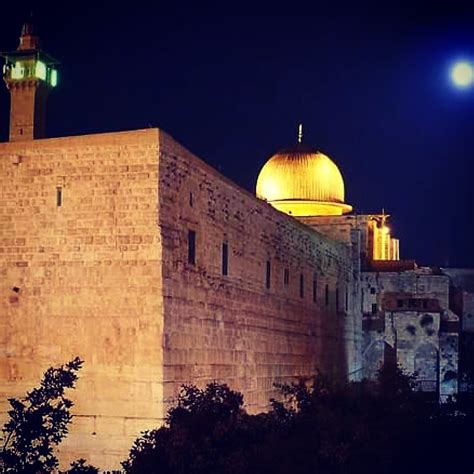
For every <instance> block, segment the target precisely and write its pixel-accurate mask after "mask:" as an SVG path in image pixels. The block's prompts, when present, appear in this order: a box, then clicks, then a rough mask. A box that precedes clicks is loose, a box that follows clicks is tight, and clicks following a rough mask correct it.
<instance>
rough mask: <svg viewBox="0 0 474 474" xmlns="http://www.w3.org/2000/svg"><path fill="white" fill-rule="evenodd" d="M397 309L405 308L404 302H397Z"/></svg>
mask: <svg viewBox="0 0 474 474" xmlns="http://www.w3.org/2000/svg"><path fill="white" fill-rule="evenodd" d="M397 308H403V300H397Z"/></svg>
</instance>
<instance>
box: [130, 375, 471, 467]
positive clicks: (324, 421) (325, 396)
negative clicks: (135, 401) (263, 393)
mask: <svg viewBox="0 0 474 474" xmlns="http://www.w3.org/2000/svg"><path fill="white" fill-rule="evenodd" d="M412 386H413V380H412V378H411V377H408V376H406V375H405V374H404V373H403V372H402V371H401V370H400V369H399V368H398V367H396V366H388V367H385V368H383V369H381V371H380V373H379V377H378V382H377V383H370V382H367V381H364V382H360V383H352V384H338V383H335V382H333V381H331V380H330V379H327V378H325V377H324V376H322V375H318V376H317V377H315V379H314V380H312V381H300V382H299V383H295V384H287V385H281V386H279V390H280V393H281V399H280V400H272V409H271V411H270V412H269V413H266V414H260V415H248V414H247V413H246V412H245V411H244V410H243V409H242V406H243V399H242V396H241V395H240V394H238V393H236V392H233V391H232V390H230V389H229V388H228V387H227V386H226V385H217V384H211V385H208V386H207V387H206V389H204V390H200V389H198V388H197V387H194V386H186V387H183V389H182V392H181V394H180V396H179V398H178V402H177V405H176V407H174V408H172V409H171V410H170V411H169V413H168V417H167V423H166V425H165V426H164V427H162V428H159V429H157V430H154V431H150V432H147V433H145V434H144V435H143V436H142V437H140V438H139V439H138V440H136V442H135V444H134V446H133V448H132V450H131V452H130V455H129V458H128V459H127V460H126V461H125V462H124V463H123V467H124V469H125V471H126V472H127V473H130V474H138V473H160V474H161V473H164V474H185V473H186V474H198V473H199V474H204V473H206V474H207V473H209V474H217V473H230V474H251V473H270V472H271V473H272V474H286V473H291V474H310V473H311V474H314V473H321V474H359V473H360V474H362V473H364V474H365V473H367V472H377V474H392V473H393V474H395V473H397V474H398V473H400V472H404V473H412V472H413V473H420V472H430V473H437V472H464V470H465V469H466V467H467V468H469V469H468V470H467V471H466V472H471V471H472V469H471V468H472V467H473V466H472V465H469V462H470V460H469V449H468V444H467V443H468V440H469V439H470V438H469V436H468V434H469V432H470V423H472V419H473V417H472V410H471V409H470V408H469V407H464V409H463V410H460V406H459V404H458V405H455V404H453V403H450V404H447V405H444V406H442V407H440V406H439V405H438V404H436V403H433V402H429V401H426V400H424V399H423V398H421V397H420V395H419V394H418V393H416V392H414V391H413V389H412Z"/></svg>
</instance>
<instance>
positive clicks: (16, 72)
mask: <svg viewBox="0 0 474 474" xmlns="http://www.w3.org/2000/svg"><path fill="white" fill-rule="evenodd" d="M24 75H25V68H24V67H23V65H22V63H21V62H20V61H17V62H16V63H15V65H14V66H13V67H12V69H11V77H12V79H23V76H24Z"/></svg>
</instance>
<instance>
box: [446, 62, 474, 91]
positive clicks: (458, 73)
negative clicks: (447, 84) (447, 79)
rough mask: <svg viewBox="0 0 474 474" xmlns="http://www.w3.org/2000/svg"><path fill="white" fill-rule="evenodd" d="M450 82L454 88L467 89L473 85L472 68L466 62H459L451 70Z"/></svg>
mask: <svg viewBox="0 0 474 474" xmlns="http://www.w3.org/2000/svg"><path fill="white" fill-rule="evenodd" d="M451 80H452V81H453V83H454V85H455V86H456V87H461V88H465V87H469V86H472V85H473V84H474V68H473V66H472V64H470V63H468V62H466V61H460V62H457V63H456V64H454V66H453V67H452V68H451Z"/></svg>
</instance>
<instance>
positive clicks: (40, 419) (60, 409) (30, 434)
mask: <svg viewBox="0 0 474 474" xmlns="http://www.w3.org/2000/svg"><path fill="white" fill-rule="evenodd" d="M82 364H83V361H82V360H81V359H80V358H79V357H76V358H74V359H73V360H71V361H70V362H68V363H66V364H64V365H61V366H60V367H56V368H54V367H50V368H49V369H48V370H47V371H46V372H45V374H44V375H43V378H42V380H41V383H40V386H39V387H38V388H34V389H33V390H32V391H31V392H28V393H27V395H26V397H25V398H10V399H9V400H8V401H9V403H10V405H11V410H10V411H9V412H8V415H9V417H10V419H9V420H8V421H7V423H6V424H5V425H4V427H3V434H4V443H3V447H2V448H1V452H0V469H1V472H2V473H4V474H13V473H24V474H29V473H32V474H33V473H35V474H36V473H37V472H42V473H43V472H52V471H53V470H55V469H57V467H58V460H57V458H56V456H55V455H54V452H53V450H54V447H55V446H56V445H58V444H59V443H60V442H61V440H62V439H63V438H64V437H65V436H66V435H67V432H68V424H69V422H70V421H71V418H72V415H71V413H70V409H71V407H72V405H73V403H72V401H71V400H69V399H68V398H66V396H65V390H66V389H68V388H74V385H75V383H76V380H77V371H78V370H79V369H80V368H81V367H82Z"/></svg>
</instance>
